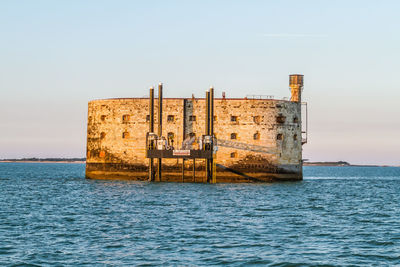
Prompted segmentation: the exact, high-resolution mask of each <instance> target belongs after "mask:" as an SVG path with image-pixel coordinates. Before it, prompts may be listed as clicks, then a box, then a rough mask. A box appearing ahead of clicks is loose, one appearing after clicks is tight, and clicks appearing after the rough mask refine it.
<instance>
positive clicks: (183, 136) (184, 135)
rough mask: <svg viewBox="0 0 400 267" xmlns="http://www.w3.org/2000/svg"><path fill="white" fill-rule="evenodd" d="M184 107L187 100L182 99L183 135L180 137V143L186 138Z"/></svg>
mask: <svg viewBox="0 0 400 267" xmlns="http://www.w3.org/2000/svg"><path fill="white" fill-rule="evenodd" d="M186 105H187V99H183V127H182V128H183V135H182V143H183V141H184V140H185V138H186V113H187V112H186V108H187V107H186Z"/></svg>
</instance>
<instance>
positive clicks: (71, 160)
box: [0, 158, 86, 163]
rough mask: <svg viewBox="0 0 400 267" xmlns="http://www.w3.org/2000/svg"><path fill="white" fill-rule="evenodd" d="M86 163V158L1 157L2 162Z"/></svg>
mask: <svg viewBox="0 0 400 267" xmlns="http://www.w3.org/2000/svg"><path fill="white" fill-rule="evenodd" d="M1 162H4V163H18V162H20V163H86V158H20V159H0V163H1Z"/></svg>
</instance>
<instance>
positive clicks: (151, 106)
mask: <svg viewBox="0 0 400 267" xmlns="http://www.w3.org/2000/svg"><path fill="white" fill-rule="evenodd" d="M149 116H150V125H149V133H154V87H150V96H149ZM152 145H154V144H152ZM147 149H149V148H147ZM152 149H153V147H152ZM149 181H154V159H153V158H150V159H149Z"/></svg>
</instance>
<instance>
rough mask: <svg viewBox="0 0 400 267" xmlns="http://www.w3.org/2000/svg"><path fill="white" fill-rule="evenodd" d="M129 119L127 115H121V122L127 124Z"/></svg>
mask: <svg viewBox="0 0 400 267" xmlns="http://www.w3.org/2000/svg"><path fill="white" fill-rule="evenodd" d="M130 117H131V116H129V115H123V116H122V121H123V122H127V121H129V119H130Z"/></svg>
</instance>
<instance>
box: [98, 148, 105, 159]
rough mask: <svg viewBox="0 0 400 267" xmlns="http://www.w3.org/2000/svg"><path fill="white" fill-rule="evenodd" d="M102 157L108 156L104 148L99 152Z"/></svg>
mask: <svg viewBox="0 0 400 267" xmlns="http://www.w3.org/2000/svg"><path fill="white" fill-rule="evenodd" d="M99 157H100V158H105V157H106V152H105V151H104V150H101V151H100V153H99Z"/></svg>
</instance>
